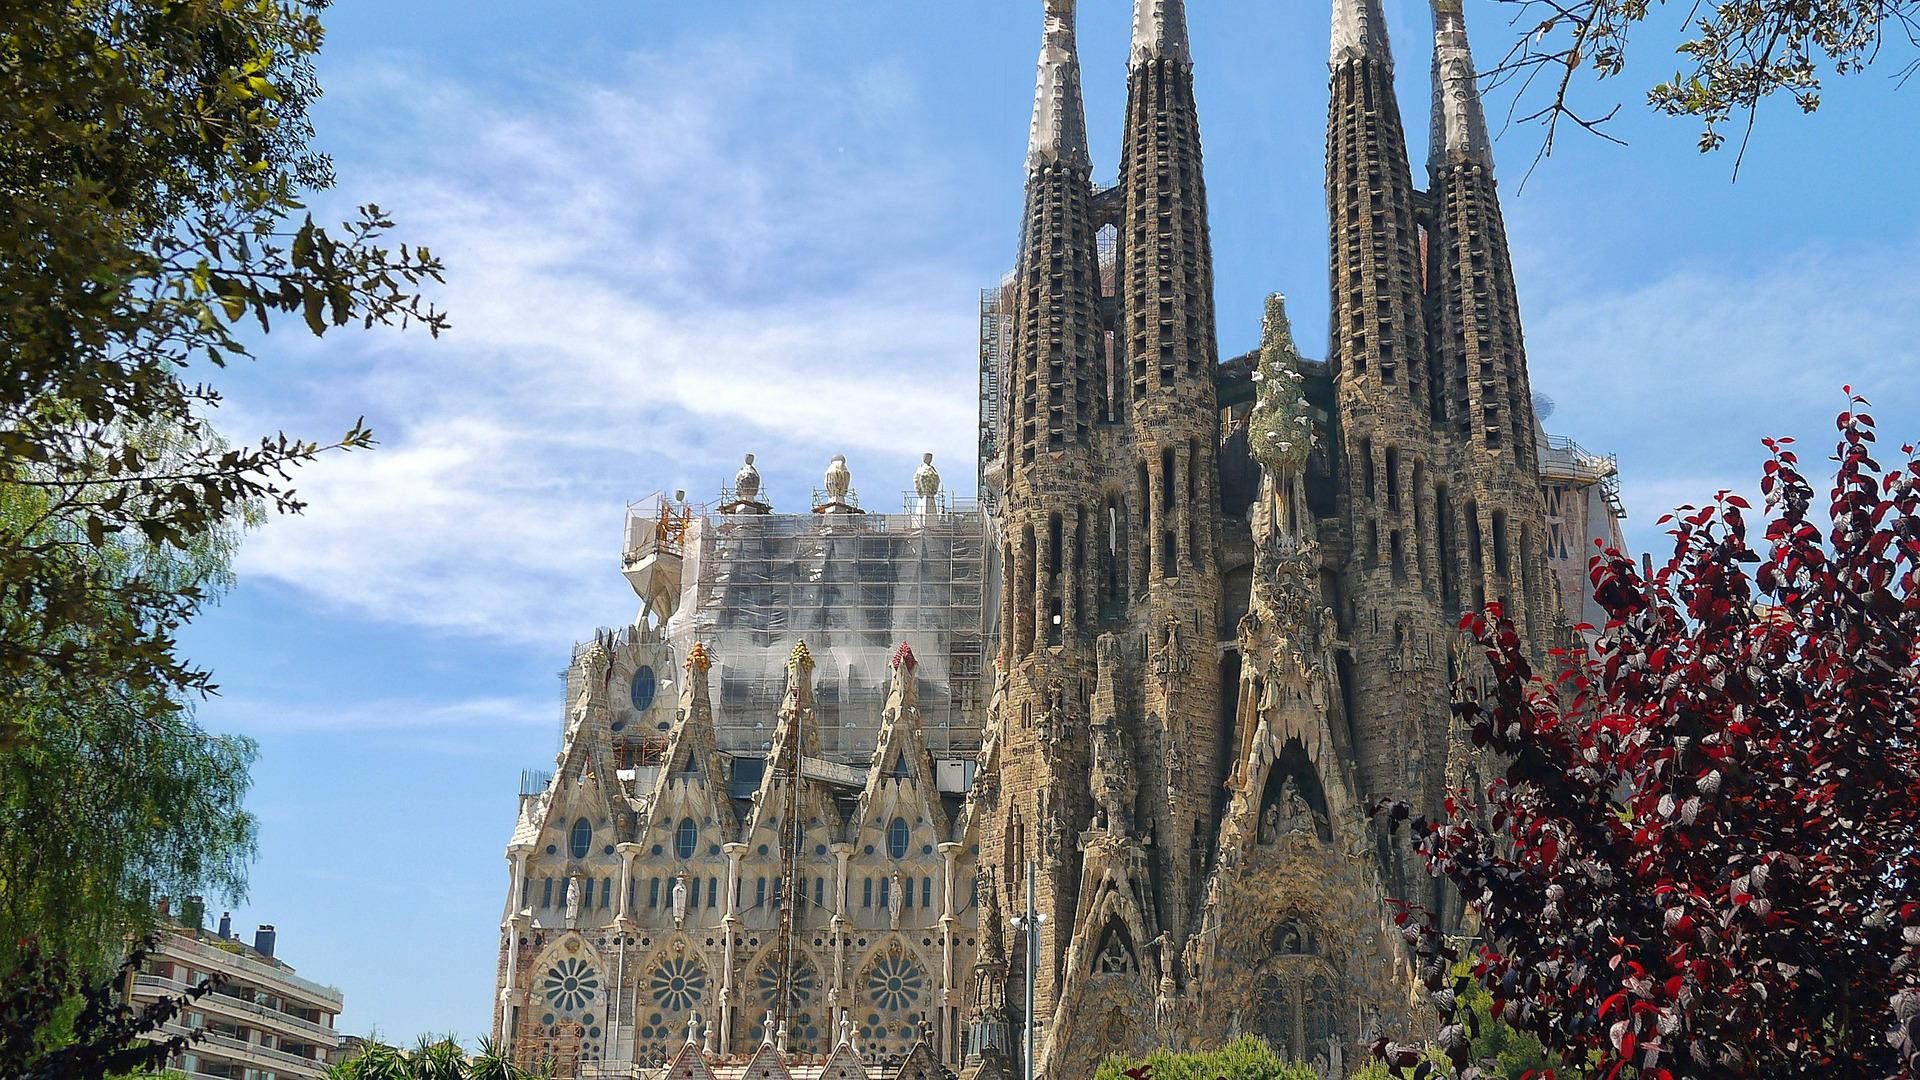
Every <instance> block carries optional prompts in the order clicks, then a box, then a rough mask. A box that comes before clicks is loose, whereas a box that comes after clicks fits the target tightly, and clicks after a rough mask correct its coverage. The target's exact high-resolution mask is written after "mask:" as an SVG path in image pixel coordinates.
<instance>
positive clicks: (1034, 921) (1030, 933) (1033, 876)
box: [1013, 862, 1047, 1080]
mask: <svg viewBox="0 0 1920 1080" xmlns="http://www.w3.org/2000/svg"><path fill="white" fill-rule="evenodd" d="M1038 877H1039V870H1038V869H1037V866H1036V864H1035V863H1033V862H1028V863H1027V908H1026V910H1025V911H1024V912H1022V913H1021V914H1019V915H1015V916H1014V917H1013V928H1014V929H1015V930H1018V931H1020V932H1021V933H1024V934H1025V935H1026V938H1027V980H1026V981H1027V992H1026V999H1027V1001H1026V1008H1025V1010H1024V1011H1023V1014H1022V1016H1023V1018H1022V1021H1021V1022H1022V1023H1023V1024H1024V1025H1025V1027H1026V1039H1025V1043H1026V1052H1025V1053H1024V1054H1022V1055H1021V1057H1022V1059H1023V1064H1022V1065H1021V1069H1020V1075H1021V1076H1022V1077H1023V1078H1024V1080H1033V1031H1034V1028H1035V1026H1036V1025H1035V1023H1034V1017H1033V984H1034V983H1035V982H1036V981H1038V979H1039V977H1040V928H1041V927H1042V926H1045V925H1046V924H1047V917H1046V916H1045V915H1042V914H1041V913H1040V912H1039V911H1038V910H1037V907H1038V900H1039V885H1038Z"/></svg>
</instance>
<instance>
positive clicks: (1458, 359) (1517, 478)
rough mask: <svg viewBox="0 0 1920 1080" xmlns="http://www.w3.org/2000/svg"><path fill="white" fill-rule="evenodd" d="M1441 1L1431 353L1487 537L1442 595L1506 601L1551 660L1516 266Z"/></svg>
mask: <svg viewBox="0 0 1920 1080" xmlns="http://www.w3.org/2000/svg"><path fill="white" fill-rule="evenodd" d="M1432 2H1433V29H1434V58H1433V64H1434V68H1433V71H1434V74H1433V153H1432V155H1431V157H1430V159H1429V161H1428V168H1429V170H1430V172H1431V179H1430V181H1429V184H1428V191H1429V193H1430V198H1431V201H1432V205H1433V211H1432V215H1433V216H1432V220H1433V227H1432V228H1431V229H1430V230H1429V247H1428V252H1429V257H1430V259H1431V264H1430V265H1431V274H1430V279H1431V281H1432V296H1433V299H1434V301H1435V302H1434V303H1433V304H1432V311H1433V315H1434V320H1433V326H1434V331H1435V332H1434V338H1433V353H1434V356H1435V358H1436V359H1437V360H1438V368H1439V371H1440V373H1441V375H1442V377H1443V380H1444V382H1443V385H1444V388H1445V389H1444V393H1442V394H1440V395H1439V396H1438V400H1439V405H1440V407H1441V411H1442V412H1443V413H1444V417H1445V420H1446V425H1445V426H1446V428H1447V429H1448V432H1449V434H1450V436H1451V438H1452V440H1453V442H1454V446H1455V451H1456V458H1457V464H1456V465H1455V467H1454V469H1453V472H1454V474H1455V475H1456V476H1457V477H1458V478H1459V479H1458V480H1457V481H1456V482H1455V483H1454V485H1453V496H1454V498H1455V499H1457V500H1459V501H1460V502H1461V503H1462V504H1463V505H1461V507H1460V512H1461V517H1462V518H1464V519H1465V524H1466V528H1467V530H1468V535H1469V536H1477V537H1478V538H1479V539H1478V540H1476V541H1474V542H1470V543H1469V544H1468V545H1467V550H1466V551H1464V552H1459V553H1457V554H1456V555H1455V561H1454V566H1456V567H1457V568H1458V572H1457V573H1455V574H1452V575H1450V577H1447V578H1443V579H1442V582H1441V585H1442V589H1441V595H1442V597H1443V599H1444V600H1447V601H1450V602H1453V603H1456V604H1458V606H1459V607H1461V608H1463V609H1466V610H1478V609H1479V608H1480V607H1481V606H1482V605H1483V604H1485V603H1487V602H1489V601H1495V600H1497V601H1500V602H1501V605H1502V607H1504V608H1505V609H1506V611H1507V613H1508V614H1509V615H1511V616H1512V617H1513V619H1514V623H1515V625H1516V626H1517V627H1518V628H1519V631H1520V635H1521V637H1522V639H1523V640H1524V641H1525V642H1526V643H1527V645H1528V647H1529V648H1530V650H1531V651H1532V652H1533V653H1534V655H1535V656H1536V657H1538V658H1541V659H1542V660H1544V658H1545V656H1546V650H1547V649H1548V648H1549V647H1550V646H1551V645H1552V643H1553V641H1554V640H1555V639H1556V637H1557V634H1558V629H1559V626H1560V624H1561V619H1562V616H1561V612H1560V600H1559V596H1558V593H1557V590H1556V589H1555V587H1554V584H1553V581H1552V579H1551V578H1550V577H1549V576H1547V575H1543V574H1541V573H1540V572H1539V571H1538V569H1537V568H1538V567H1539V566H1540V565H1542V564H1543V562H1544V558H1545V555H1544V551H1545V547H1544V545H1545V542H1546V537H1547V523H1546V505H1545V499H1544V497H1543V495H1542V494H1541V491H1540V478H1539V472H1538V469H1539V461H1538V448H1537V446H1536V444H1535V439H1536V433H1537V431H1538V424H1537V421H1536V420H1535V418H1534V411H1533V391H1532V387H1531V385H1530V382H1529V379H1528V375H1527V347H1526V340H1525V335H1524V334H1523V332H1522V330H1521V325H1520V300H1519V295H1518V292H1517V291H1516V289H1515V285H1514V277H1513V258H1512V255H1511V253H1510V251H1509V249H1508V246H1507V229H1506V222H1505V219H1504V216H1503V215H1502V213H1501V210H1500V193H1499V186H1498V184H1497V183H1496V182H1495V180H1494V175H1493V152H1492V147H1491V146H1490V145H1489V143H1488V139H1487V123H1486V117H1485V115H1484V113H1483V112H1482V110H1481V105H1480V96H1479V93H1478V92H1477V88H1476V86H1475V82H1474V67H1473V54H1472V53H1471V51H1469V49H1468V46H1467V31H1466V20H1465V18H1464V16H1463V15H1462V14H1461V4H1460V0H1432ZM1444 512H1445V510H1444V508H1443V513H1444Z"/></svg>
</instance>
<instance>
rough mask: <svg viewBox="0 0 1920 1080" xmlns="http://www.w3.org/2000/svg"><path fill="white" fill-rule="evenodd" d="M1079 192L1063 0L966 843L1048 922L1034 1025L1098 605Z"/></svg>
mask: <svg viewBox="0 0 1920 1080" xmlns="http://www.w3.org/2000/svg"><path fill="white" fill-rule="evenodd" d="M1093 195H1094V192H1093V181H1092V162H1091V160H1090V158H1089V157H1088V153H1087V130H1086V117H1085V110H1084V106H1083V103H1082V98H1081V89H1080V59H1079V55H1078V52H1077V50H1076V46H1075V42H1074V0H1047V3H1046V30H1045V38H1044V40H1043V42H1042V45H1041V49H1040V65H1039V76H1038V80H1037V86H1036V90H1035V94H1034V103H1033V126H1032V129H1031V132H1030V136H1029V140H1028V150H1027V192H1026V211H1025V217H1024V219H1023V221H1022V224H1021V243H1020V257H1019V262H1018V265H1017V267H1016V269H1015V271H1014V275H1015V276H1014V283H1013V286H1014V293H1015V296H1014V305H1013V323H1014V325H1013V334H1012V339H1013V344H1012V350H1011V363H1010V365H1009V369H1008V371H1007V382H1006V388H1005V393H1006V400H1007V402H1008V405H1009V412H1008V415H1007V417H1006V423H1005V431H1006V436H1005V438H1006V441H1005V444H1004V446H1003V448H1002V450H1003V454H1004V458H1005V461H1006V463H1007V477H1008V479H1007V490H1006V501H1005V512H1004V514H1003V516H1002V530H1003V532H1002V535H1003V537H1004V539H1003V547H1002V550H1001V563H1002V566H1003V567H1004V568H1005V576H1004V581H1003V587H1002V590H1001V597H1002V600H1001V602H1002V610H1001V619H1000V626H1001V633H1000V643H999V653H998V663H999V665H1000V675H1001V679H1002V680H1003V681H1002V682H1001V689H1000V700H999V707H998V715H999V722H998V725H997V727H996V730H995V733H994V735H993V736H992V737H991V739H992V742H993V745H992V746H990V747H989V754H991V755H997V766H993V765H990V766H989V767H990V768H991V771H992V773H993V775H992V776H991V777H990V778H989V780H988V783H989V784H991V785H992V786H993V788H994V789H995V792H996V794H997V798H993V799H991V800H988V801H987V802H986V803H985V809H986V811H987V812H986V816H985V820H984V821H983V822H982V824H981V827H980V834H979V835H980V858H981V863H982V865H983V866H989V867H997V868H998V872H997V873H996V874H995V875H994V876H993V877H992V879H991V880H992V881H993V882H994V883H995V887H997V888H999V889H1001V890H1003V894H1002V895H1001V896H1000V898H999V906H1000V908H1001V910H1003V911H1012V910H1016V907H1017V905H1018V903H1019V902H1020V901H1022V900H1023V899H1024V897H1017V896H1016V895H1015V892H1014V890H1015V888H1016V886H1018V885H1019V884H1021V883H1024V882H1025V880H1026V866H1027V864H1028V863H1030V862H1032V863H1037V864H1038V866H1039V883H1038V894H1039V903H1040V906H1041V909H1042V910H1045V911H1049V912H1057V913H1059V914H1057V915H1056V916H1055V917H1054V918H1052V919H1051V920H1050V921H1049V924H1048V925H1047V927H1046V929H1045V932H1044V933H1043V934H1042V935H1041V937H1040V945H1039V956H1038V964H1037V971H1038V973H1039V974H1038V977H1037V979H1036V985H1035V986H1034V998H1035V1001H1036V1002H1037V1003H1038V1011H1039V1012H1040V1015H1042V1016H1045V1015H1048V1013H1049V1012H1050V1010H1051V1007H1052V1003H1053V1002H1054V1000H1055V999H1056V998H1057V996H1058V978H1059V972H1060V969H1061V963H1062V958H1063V956H1064V953H1065V950H1066V948H1067V943H1068V939H1069V937H1070V934H1071V930H1072V920H1071V919H1070V918H1069V917H1068V913H1071V912H1072V911H1073V910H1074V907H1075V896H1076V890H1077V885H1078V873H1077V865H1076V864H1077V859H1076V849H1075V836H1074V827H1073V825H1074V823H1077V822H1081V821H1085V820H1086V819H1087V817H1088V815H1089V813H1090V811H1089V810H1088V809H1087V803H1088V801H1089V797H1088V793H1087V785H1086V779H1085V778H1086V771H1087V752H1088V747H1087V739H1086V733H1085V729H1086V723H1085V718H1086V715H1087V712H1086V710H1087V706H1088V702H1089V700H1090V698H1091V695H1092V679H1093V674H1094V666H1093V657H1092V633H1091V632H1092V630H1093V626H1094V622H1095V619H1096V610H1097V609H1096V608H1095V607H1094V602H1095V597H1094V594H1093V588H1092V586H1093V581H1092V579H1093V574H1092V573H1091V572H1090V571H1089V555H1090V551H1089V548H1090V544H1089V532H1090V530H1091V529H1092V528H1093V526H1094V524H1095V517H1094V505H1093V503H1092V501H1091V495H1090V493H1091V492H1093V491H1095V490H1096V489H1097V487H1098V477H1099V475H1100V463H1099V461H1098V459H1097V456H1096V452H1095V431H1094V428H1095V423H1096V420H1097V417H1098V411H1097V406H1098V404H1099V399H1100V398H1101V397H1102V396H1103V394H1104V390H1103V385H1104V379H1105V372H1104V365H1103V364H1102V363H1101V362H1100V353H1101V349H1102V345H1103V341H1104V336H1105V332H1104V330H1103V328H1102V327H1101V325H1100V319H1099V273H1100V267H1099V257H1098V254H1097V250H1096V243H1095V238H1094V229H1095V227H1094V218H1093V205H1092V204H1093ZM983 771H985V770H983ZM1009 968H1010V970H1012V971H1014V972H1023V971H1024V970H1025V965H1024V963H1012V964H1010V965H1009ZM1008 1000H1009V1003H1010V1004H1014V1003H1017V1002H1019V1000H1020V997H1019V996H1018V995H1015V994H1009V995H1008Z"/></svg>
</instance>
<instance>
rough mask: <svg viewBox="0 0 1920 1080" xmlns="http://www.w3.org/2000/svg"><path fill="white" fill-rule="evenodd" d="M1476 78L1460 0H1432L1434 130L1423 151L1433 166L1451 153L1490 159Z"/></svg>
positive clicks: (1477, 159) (1484, 160) (1481, 161)
mask: <svg viewBox="0 0 1920 1080" xmlns="http://www.w3.org/2000/svg"><path fill="white" fill-rule="evenodd" d="M1477 78H1478V76H1477V75H1476V74H1475V72H1474V67H1473V50H1472V48H1470V47H1469V46H1468V44H1467V19H1466V15H1465V13H1464V12H1462V11H1461V9H1460V0H1433V130H1432V134H1431V135H1430V136H1429V140H1428V143H1427V154H1428V159H1429V167H1431V168H1433V169H1434V170H1436V171H1437V170H1439V169H1440V168H1442V167H1443V166H1444V164H1445V163H1446V162H1447V161H1448V160H1450V159H1453V160H1458V159H1465V160H1467V161H1470V162H1472V163H1474V164H1478V165H1483V166H1487V167H1489V168H1490V167H1491V166H1492V165H1493V140H1492V139H1490V138H1489V137H1488V135H1487V114H1486V111H1485V109H1484V108H1483V107H1482V106H1481V104H1480V87H1479V84H1478V82H1477Z"/></svg>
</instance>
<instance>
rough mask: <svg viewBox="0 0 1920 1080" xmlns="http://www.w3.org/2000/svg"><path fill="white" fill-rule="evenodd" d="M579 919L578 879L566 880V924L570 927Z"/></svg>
mask: <svg viewBox="0 0 1920 1080" xmlns="http://www.w3.org/2000/svg"><path fill="white" fill-rule="evenodd" d="M579 918H580V879H579V878H578V877H570V878H568V879H567V922H568V924H569V925H571V924H572V923H573V922H574V921H575V920H577V919H579Z"/></svg>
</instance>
